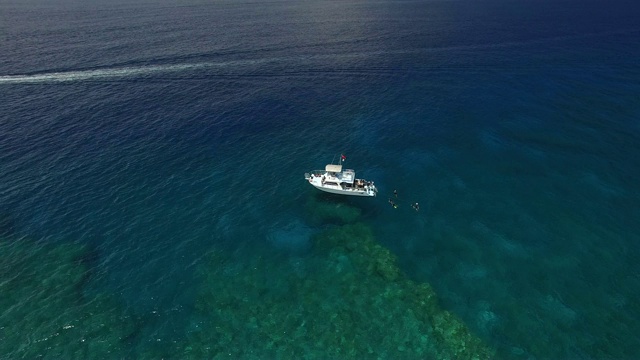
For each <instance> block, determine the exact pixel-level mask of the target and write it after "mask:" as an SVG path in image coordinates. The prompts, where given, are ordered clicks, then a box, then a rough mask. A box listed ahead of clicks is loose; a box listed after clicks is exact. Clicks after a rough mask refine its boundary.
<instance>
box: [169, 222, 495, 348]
mask: <svg viewBox="0 0 640 360" xmlns="http://www.w3.org/2000/svg"><path fill="white" fill-rule="evenodd" d="M314 242H315V247H314V254H315V256H314V257H311V258H305V259H304V261H303V262H302V265H301V263H300V262H293V261H291V259H290V258H289V259H288V258H287V257H285V256H282V257H280V258H269V259H265V258H264V257H261V256H257V257H254V258H251V259H246V258H245V259H242V258H233V255H232V254H226V253H224V252H222V251H214V252H212V253H211V254H210V256H209V257H208V262H207V263H206V264H205V265H204V266H203V268H202V272H201V275H202V278H203V281H204V284H203V287H202V288H201V291H200V293H199V296H198V299H197V312H198V315H199V321H197V322H196V323H195V324H194V325H193V328H192V329H191V331H190V333H189V334H188V343H187V344H185V345H184V348H183V351H182V353H180V354H177V356H179V357H183V358H191V359H200V358H214V359H215V358H234V359H235V358H244V359H246V358H306V359H314V358H320V359H326V358H340V359H344V358H358V359H360V358H362V359H367V358H407V359H416V358H437V359H488V358H492V357H493V356H494V353H493V351H492V350H491V349H489V348H488V347H486V346H485V345H484V344H483V343H482V342H481V341H480V340H479V339H478V338H476V337H474V336H473V335H472V334H470V332H469V330H468V329H467V327H466V326H465V325H464V324H463V323H462V322H461V321H460V320H459V319H458V318H457V317H456V316H454V315H453V314H451V313H449V312H447V311H444V310H443V309H441V308H440V306H439V305H438V301H437V299H436V295H435V293H434V292H433V290H432V289H431V288H430V287H429V286H428V285H427V284H417V283H415V282H413V281H411V280H409V279H407V278H406V277H405V275H404V274H403V273H402V272H401V271H400V270H399V269H398V267H397V265H396V259H395V257H394V256H393V254H391V253H390V252H389V251H388V250H387V249H385V248H384V247H382V246H380V245H379V244H377V243H376V242H375V240H374V238H373V235H372V233H371V230H370V229H369V228H368V227H367V226H365V225H363V224H361V223H355V224H348V225H342V226H335V227H331V228H329V229H327V230H326V231H323V232H321V233H319V234H317V235H316V236H315V237H314ZM301 266H303V267H304V269H303V270H300V269H299V267H301ZM296 267H297V268H296Z"/></svg>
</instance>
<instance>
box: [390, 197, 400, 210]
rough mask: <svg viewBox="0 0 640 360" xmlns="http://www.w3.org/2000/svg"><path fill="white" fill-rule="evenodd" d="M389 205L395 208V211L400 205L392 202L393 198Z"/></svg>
mask: <svg viewBox="0 0 640 360" xmlns="http://www.w3.org/2000/svg"><path fill="white" fill-rule="evenodd" d="M389 204H391V206H393V208H394V209H397V208H398V204H396V203H395V202H393V200H391V198H389Z"/></svg>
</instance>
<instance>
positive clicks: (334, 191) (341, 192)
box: [311, 184, 376, 196]
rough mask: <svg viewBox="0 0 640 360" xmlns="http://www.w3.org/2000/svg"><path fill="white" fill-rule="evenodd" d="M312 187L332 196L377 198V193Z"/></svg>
mask: <svg viewBox="0 0 640 360" xmlns="http://www.w3.org/2000/svg"><path fill="white" fill-rule="evenodd" d="M311 185H312V186H313V187H314V188H316V189H318V190H321V191H324V192H328V193H331V194H338V195H350V196H376V193H375V191H369V192H367V191H358V190H342V189H331V188H326V187H322V186H316V185H314V184H311Z"/></svg>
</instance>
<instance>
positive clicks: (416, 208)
mask: <svg viewBox="0 0 640 360" xmlns="http://www.w3.org/2000/svg"><path fill="white" fill-rule="evenodd" d="M411 207H412V208H414V209H415V210H416V211H418V210H420V205H418V203H415V204H413V205H411Z"/></svg>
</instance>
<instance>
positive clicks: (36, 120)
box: [0, 0, 640, 358]
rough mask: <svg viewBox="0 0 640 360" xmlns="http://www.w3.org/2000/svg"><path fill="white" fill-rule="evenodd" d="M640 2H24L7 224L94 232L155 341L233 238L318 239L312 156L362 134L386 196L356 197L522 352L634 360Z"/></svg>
mask: <svg viewBox="0 0 640 360" xmlns="http://www.w3.org/2000/svg"><path fill="white" fill-rule="evenodd" d="M638 19H640V6H638V5H637V4H636V3H634V2H630V1H629V2H624V1H617V2H613V3H604V2H595V1H587V2H584V1H547V0H540V1H507V0H497V1H466V0H460V1H375V2H369V1H344V2H342V1H341V2H337V1H326V2H320V1H307V2H294V1H278V2H267V1H258V2H230V1H229V2H206V1H191V2H188V3H185V4H183V5H175V4H173V3H163V2H160V1H149V2H138V3H113V2H110V3H109V4H103V3H100V2H91V3H80V2H58V3H41V2H27V3H25V2H7V1H2V2H0V34H1V35H0V53H1V55H0V212H1V213H2V217H3V219H2V221H3V224H4V227H5V228H6V230H3V232H4V233H5V234H7V237H10V238H12V239H14V240H11V241H16V240H15V239H17V238H24V239H22V240H21V241H30V242H33V243H35V244H37V246H45V244H48V245H52V244H53V245H55V244H64V243H69V242H71V243H76V244H86V245H87V246H88V247H89V248H90V249H92V254H94V255H92V256H91V265H90V268H91V277H90V282H89V285H88V286H87V289H85V290H83V291H85V292H90V291H91V292H106V293H109V294H112V295H114V297H115V298H116V299H117V301H119V302H120V303H121V304H122V307H123V308H124V309H125V310H126V311H127V312H128V314H132V315H130V317H131V318H135V319H136V323H137V324H138V325H137V326H138V330H137V332H136V335H135V336H132V337H131V338H130V339H129V340H128V344H129V346H130V351H131V353H130V354H134V355H132V356H133V357H138V356H140V354H142V353H145V351H147V350H146V349H147V348H153V347H157V346H160V347H163V346H164V347H166V348H171V347H172V346H175V345H174V344H176V343H178V342H180V341H182V340H183V339H184V337H185V334H188V333H189V332H190V331H192V327H193V323H194V322H197V320H194V315H193V313H194V305H193V304H194V298H195V297H196V294H197V293H198V291H199V290H198V289H199V287H201V286H203V285H202V284H201V283H200V282H199V281H197V280H196V279H197V273H198V272H199V266H201V264H202V263H203V262H204V260H203V259H204V258H205V255H204V254H206V253H207V252H209V251H211V249H214V248H216V249H224V250H225V251H230V252H232V253H234V254H235V256H237V257H238V258H253V257H261V258H264V259H267V260H266V261H267V263H268V264H269V261H271V262H272V263H271V264H272V265H273V267H274V269H277V268H279V267H278V266H279V265H277V264H276V263H277V262H280V261H285V260H283V259H287V258H288V259H290V260H291V259H296V261H302V262H304V261H306V260H305V259H309V258H313V256H314V250H313V246H311V245H310V244H309V242H310V238H309V237H310V234H311V233H314V232H317V231H320V229H318V228H315V227H314V225H313V224H310V223H308V222H307V219H305V216H304V215H303V214H304V212H305V203H306V202H307V201H308V199H309V198H310V197H311V196H314V193H315V192H316V190H315V189H313V188H311V187H310V186H308V184H306V183H305V182H304V179H303V174H304V172H305V171H308V170H311V169H314V168H321V167H323V166H324V165H325V164H326V163H328V162H330V161H331V160H332V158H333V157H334V156H335V155H336V154H340V153H344V154H346V155H347V163H346V164H348V165H349V166H350V167H353V168H355V169H356V170H357V171H358V174H359V175H361V176H363V177H365V178H367V179H372V180H375V181H376V184H377V185H378V187H379V188H380V196H378V197H377V198H375V199H337V200H336V199H333V201H344V202H345V204H349V205H351V206H355V207H357V208H359V209H360V210H361V211H362V219H361V221H362V222H364V223H365V224H367V225H368V226H370V227H371V228H372V229H373V233H374V235H375V239H376V241H378V242H379V243H380V244H382V245H383V246H384V247H386V248H388V249H389V250H390V251H391V252H392V253H394V254H395V255H397V256H398V259H399V260H398V264H399V266H400V268H401V269H402V270H403V271H404V272H405V273H406V274H407V276H408V277H409V278H411V279H413V280H414V281H416V282H427V283H429V284H431V286H432V287H433V288H434V290H435V291H436V292H437V294H438V296H439V299H440V303H441V304H442V306H443V307H444V308H445V309H448V310H450V311H452V312H453V313H454V314H456V315H457V316H459V317H460V318H461V319H462V320H463V321H464V322H465V323H466V324H467V326H468V327H469V328H470V329H471V331H472V332H473V333H474V334H475V335H477V336H479V337H480V338H481V339H483V340H484V341H485V342H486V343H487V344H488V345H489V346H490V347H492V348H495V349H497V351H498V354H499V355H500V356H501V357H508V358H632V357H633V356H634V354H635V351H636V350H637V349H638V348H639V347H640V338H639V337H638V335H637V334H638V331H639V330H640V325H638V324H640V306H639V305H638V302H637V299H638V298H639V297H640V265H638V263H639V262H638V250H639V246H640V245H639V241H640V231H639V230H640V228H639V226H638V221H637V219H639V218H640V185H639V182H638V179H639V178H640V158H638V154H640V120H639V119H640V65H639V64H640V46H638V44H639V43H640V22H638ZM393 189H397V190H398V192H399V200H398V202H399V204H400V206H399V208H398V209H393V208H391V207H390V206H389V204H388V203H387V197H388V196H389V195H390V194H391V193H392V191H393ZM415 201H419V202H420V204H421V208H420V211H419V212H417V213H416V212H414V211H413V210H411V209H410V208H409V203H412V202H415ZM283 229H284V230H283ZM291 229H293V230H291ZM283 231H284V233H285V234H287V235H285V236H281V234H282V233H283ZM291 234H293V235H291ZM6 241H9V240H6ZM283 255H284V257H283ZM13 256H15V255H14V254H12V253H10V252H5V253H0V257H1V259H0V261H2V262H4V263H0V264H2V271H3V272H4V273H5V275H6V274H8V273H10V272H11V270H12V269H11V268H9V267H8V265H6V264H8V260H7V259H10V258H12V257H13ZM291 261H292V260H291ZM16 276H18V277H21V276H27V277H28V276H29V275H28V274H21V275H16ZM272 276H273V277H274V279H275V280H274V281H277V279H278V274H277V273H274V274H273V275H272ZM326 286H327V287H330V286H331V284H330V283H328V284H327V285H326ZM10 290H11V289H7V290H6V291H10ZM52 296H54V295H52ZM5 304H6V303H5ZM0 311H1V313H0V319H1V321H2V323H0V328H3V329H10V326H9V325H10V324H11V323H13V322H14V321H15V319H13V318H12V316H13V315H12V307H10V306H8V307H6V308H3V309H0ZM52 311H54V312H55V310H52ZM24 321H26V322H28V321H31V320H28V319H27V320H24ZM205 321H206V320H205ZM30 324H31V323H30ZM33 324H34V325H31V327H30V328H31V329H32V330H31V332H35V331H36V330H33V327H34V326H35V327H37V326H39V325H38V324H39V322H38V320H37V319H36V320H33ZM7 331H12V330H7ZM21 331H26V332H29V331H28V330H21ZM0 336H5V337H6V336H7V335H6V334H4V333H3V334H0ZM27 336H28V334H25V337H27ZM2 340H3V339H0V341H2ZM5 340H6V339H5ZM5 343H6V341H5ZM158 343H160V344H161V345H158ZM18 345H19V344H16V347H15V352H8V353H6V354H0V357H2V358H14V357H16V356H21V355H20V354H21V353H20V352H19V351H21V350H19V348H20V346H18ZM237 346H243V345H241V344H238V345H237ZM9 348H11V347H9ZM5 349H7V348H5ZM42 351H45V350H42ZM44 356H45V357H51V354H49V355H47V353H46V352H45V353H44ZM389 356H391V357H395V358H402V356H401V355H398V354H395V355H389ZM53 357H55V356H53ZM320 358H322V356H320Z"/></svg>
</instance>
